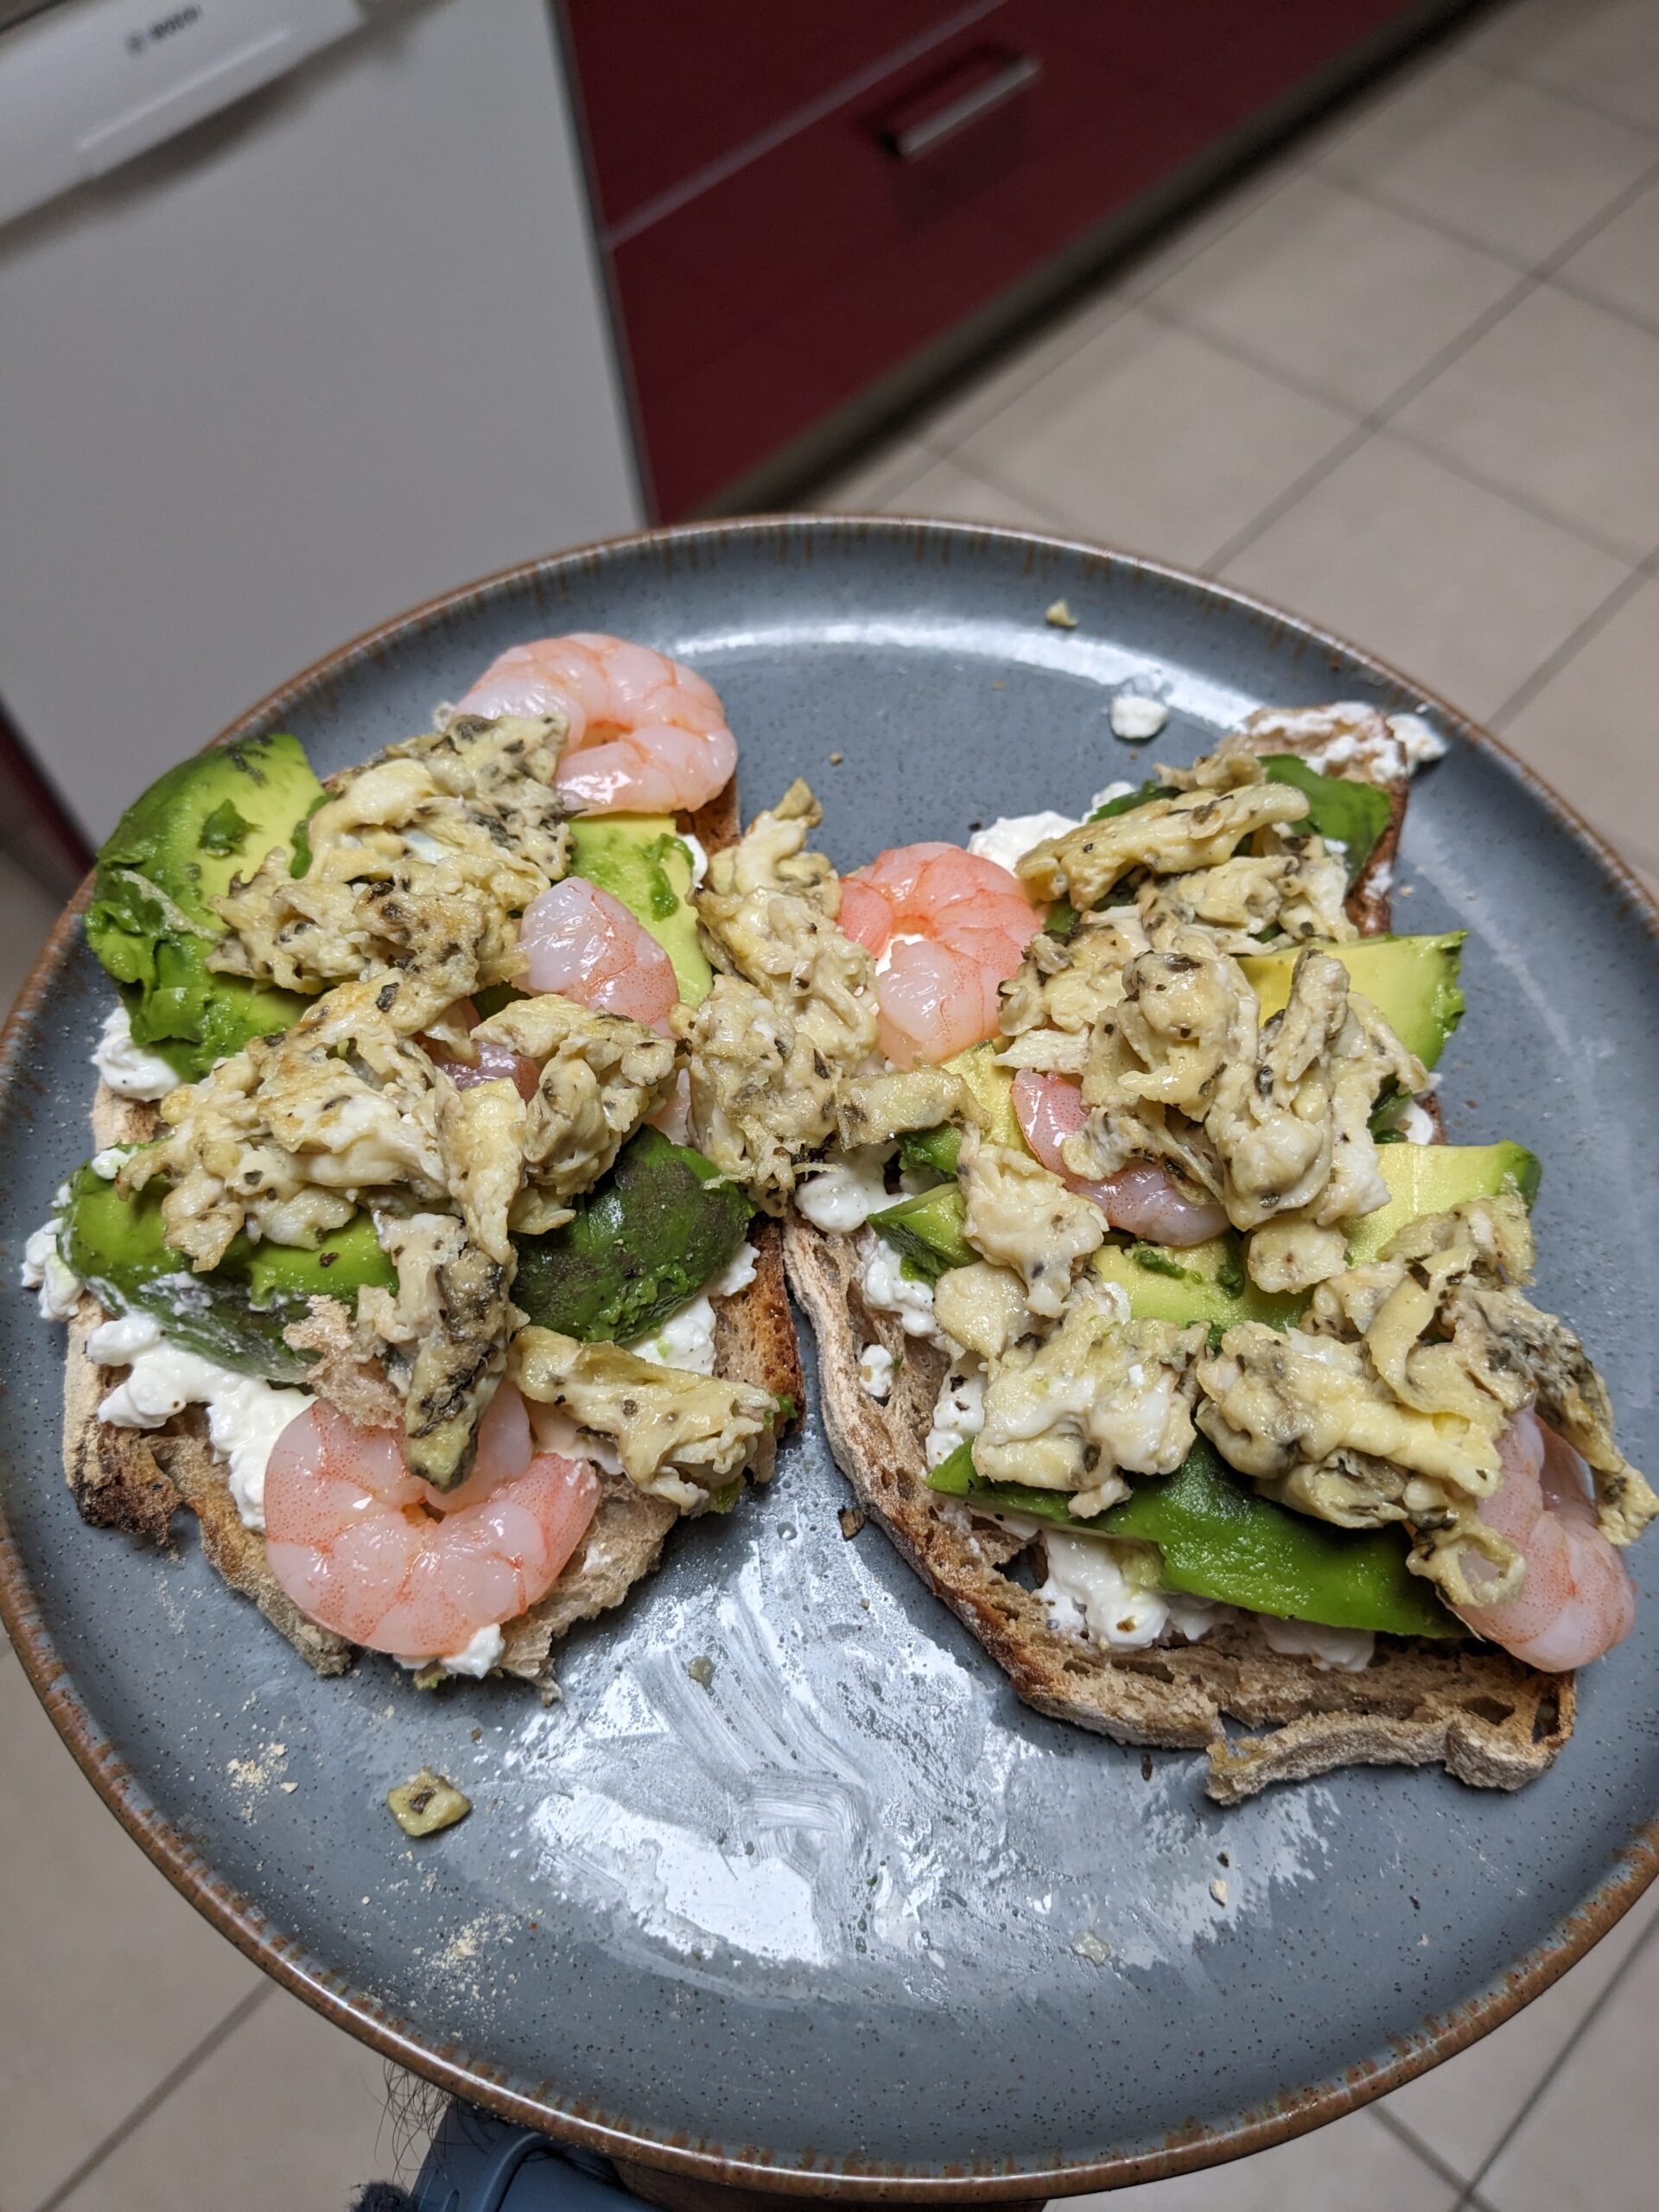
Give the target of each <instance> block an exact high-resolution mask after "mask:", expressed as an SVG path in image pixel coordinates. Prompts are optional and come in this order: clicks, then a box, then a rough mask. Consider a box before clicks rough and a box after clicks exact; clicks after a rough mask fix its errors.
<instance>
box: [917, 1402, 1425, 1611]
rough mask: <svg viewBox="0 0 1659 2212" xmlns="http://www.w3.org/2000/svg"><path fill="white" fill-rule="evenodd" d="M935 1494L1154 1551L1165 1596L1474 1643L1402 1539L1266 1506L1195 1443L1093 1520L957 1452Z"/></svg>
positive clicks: (931, 1481) (969, 1450) (1060, 1494)
mask: <svg viewBox="0 0 1659 2212" xmlns="http://www.w3.org/2000/svg"><path fill="white" fill-rule="evenodd" d="M927 1479H928V1487H929V1488H930V1489H931V1490H936V1491H942V1492H943V1493H944V1495H945V1496H946V1497H959V1498H963V1499H965V1500H966V1501H967V1502H968V1503H969V1504H973V1505H979V1506H982V1508H983V1509H984V1510H986V1511H987V1512H991V1513H1022V1514H1025V1515H1027V1516H1028V1517H1030V1518H1031V1519H1033V1520H1037V1521H1042V1522H1046V1523H1047V1524H1048V1525H1049V1526H1051V1527H1053V1528H1061V1529H1065V1532H1066V1534H1067V1535H1072V1536H1120V1537H1122V1536H1127V1537H1131V1538H1134V1539H1135V1541H1138V1542H1141V1543H1147V1544H1152V1545H1154V1546H1156V1548H1157V1550H1158V1553H1159V1555H1160V1586H1161V1587H1163V1588H1164V1589H1166V1590H1179V1591H1182V1592H1185V1594H1186V1595H1187V1596H1189V1597H1193V1598H1211V1599H1216V1600H1217V1602H1218V1603H1220V1604H1222V1605H1239V1606H1243V1608H1244V1609H1245V1610H1246V1611H1249V1612H1254V1613H1270V1614H1272V1615H1273V1616H1274V1618H1276V1619H1279V1620H1295V1621H1312V1622H1313V1623H1315V1624H1317V1625H1318V1626H1319V1627H1321V1628H1353V1629H1372V1630H1378V1631H1380V1632H1382V1633H1383V1634H1385V1635H1389V1636H1433V1637H1450V1636H1461V1635H1465V1634H1466V1633H1467V1631H1466V1630H1465V1629H1464V1628H1463V1626H1462V1624H1461V1623H1460V1622H1459V1621H1458V1620H1457V1619H1456V1618H1455V1617H1454V1616H1453V1615H1452V1613H1450V1612H1448V1611H1447V1610H1446V1607H1445V1606H1444V1605H1441V1603H1440V1599H1438V1598H1437V1597H1435V1595H1434V1594H1433V1590H1432V1588H1431V1587H1430V1586H1429V1585H1428V1584H1427V1582H1425V1581H1424V1580H1422V1579H1421V1576H1418V1575H1414V1574H1413V1573H1411V1571H1410V1569H1409V1567H1408V1566H1407V1564H1406V1558H1407V1552H1408V1542H1407V1539H1406V1536H1405V1535H1404V1532H1403V1531H1402V1530H1401V1529H1335V1528H1332V1527H1330V1526H1329V1525H1328V1524H1327V1523H1326V1522H1323V1521H1315V1520H1313V1519H1312V1518H1311V1517H1310V1516H1308V1515H1306V1514H1305V1513H1293V1512H1291V1511H1289V1510H1287V1508H1286V1507H1284V1506H1282V1505H1275V1504H1274V1503H1273V1501H1272V1500H1271V1499H1270V1498H1265V1497H1261V1496H1260V1495H1259V1494H1258V1493H1257V1492H1256V1491H1255V1490H1254V1489H1253V1488H1252V1487H1251V1485H1250V1484H1249V1483H1247V1482H1246V1481H1245V1480H1244V1479H1243V1478H1242V1477H1241V1476H1238V1475H1236V1474H1235V1473H1234V1472H1233V1471H1232V1469H1231V1468H1230V1467H1229V1466H1228V1465H1226V1464H1225V1463H1224V1460H1223V1459H1221V1458H1220V1456H1219V1454H1218V1453H1217V1452H1216V1450H1215V1448H1214V1447H1213V1446H1211V1444H1210V1443H1209V1442H1208V1441H1207V1440H1206V1439H1205V1438H1203V1437H1199V1438H1198V1440H1196V1441H1195V1442H1194V1444H1193V1446H1192V1450H1191V1451H1190V1452H1188V1453H1187V1455H1186V1457H1185V1459H1184V1460H1183V1461H1182V1462H1181V1464H1180V1465H1179V1467H1178V1468H1177V1469H1176V1471H1175V1472H1174V1473H1173V1475H1166V1476H1161V1477H1141V1478H1137V1479H1136V1482H1135V1488H1134V1491H1133V1492H1132V1494H1131V1495H1130V1496H1129V1497H1127V1498H1125V1499H1124V1500H1123V1501H1122V1503H1121V1504H1118V1505H1114V1506H1109V1508H1108V1509H1107V1510H1106V1511H1105V1512H1104V1513H1102V1514H1098V1515H1096V1516H1095V1517H1094V1518H1093V1519H1092V1520H1089V1521H1079V1520H1077V1519H1075V1518H1074V1517H1073V1516H1072V1515H1071V1510H1070V1509H1069V1507H1068V1504H1067V1502H1066V1497H1065V1492H1064V1491H1046V1490H1031V1489H1027V1487H1026V1486H1025V1485H1024V1484H1020V1483H988V1482H984V1481H982V1480H981V1478H980V1477H979V1476H978V1475H977V1474H976V1472H975V1471H974V1463H973V1446H971V1444H961V1445H958V1446H957V1449H956V1450H955V1451H954V1452H952V1453H951V1454H950V1458H949V1459H946V1460H945V1461H944V1463H943V1464H942V1465H939V1466H938V1467H935V1468H934V1470H933V1471H932V1473H931V1475H930V1476H929V1477H928V1478H927Z"/></svg>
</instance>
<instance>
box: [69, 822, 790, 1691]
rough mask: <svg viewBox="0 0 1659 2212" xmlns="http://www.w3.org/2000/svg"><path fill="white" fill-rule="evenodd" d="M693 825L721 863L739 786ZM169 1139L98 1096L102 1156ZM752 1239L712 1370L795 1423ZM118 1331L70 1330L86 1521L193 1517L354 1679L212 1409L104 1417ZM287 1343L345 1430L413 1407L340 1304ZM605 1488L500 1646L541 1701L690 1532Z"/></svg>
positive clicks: (763, 1251) (233, 1574) (721, 1308)
mask: <svg viewBox="0 0 1659 2212" xmlns="http://www.w3.org/2000/svg"><path fill="white" fill-rule="evenodd" d="M681 826H682V827H683V828H687V829H690V830H691V832H692V833H693V834H694V835H695V836H697V837H698V838H699V839H700V840H701V842H702V844H703V845H704V847H705V848H706V849H708V850H709V851H717V850H718V849H720V847H721V846H722V845H727V844H729V843H731V842H732V841H733V840H734V837H735V836H737V834H738V829H739V821H738V804H737V786H736V783H735V780H734V781H733V782H731V783H729V784H728V785H727V786H726V788H725V790H724V791H721V792H720V793H718V794H717V795H716V796H715V798H713V799H711V800H710V801H709V804H707V805H706V806H704V807H702V808H701V809H699V810H698V811H697V812H696V814H693V815H689V816H684V817H682V818H681ZM160 1127H161V1121H160V1116H159V1115H158V1114H157V1112H156V1109H155V1107H154V1106H150V1105H145V1104H142V1103H137V1102H134V1101H132V1100H130V1099H123V1098H119V1097H118V1096H116V1094H115V1093H114V1092H113V1091H111V1090H110V1089H109V1088H108V1087H107V1085H105V1084H103V1083H100V1084H99V1086H98V1092H97V1096H96V1098H95V1099H94V1101H93V1106H92V1134H93V1137H94V1140H95V1142H96V1144H97V1146H98V1147H99V1149H102V1147H105V1145H111V1144H132V1143H144V1142H147V1141H149V1140H150V1139H151V1138H153V1137H155V1136H156V1135H158V1133H159V1131H160ZM752 1236H753V1243H754V1244H755V1247H756V1252H757V1257H756V1262H755V1273H754V1280H753V1282H751V1283H749V1284H748V1285H747V1287H745V1288H744V1289H742V1290H740V1291H736V1292H734V1293H733V1294H732V1295H731V1296H729V1297H728V1298H724V1299H722V1300H721V1301H720V1303H719V1304H718V1306H716V1307H715V1372H716V1374H719V1375H721V1376H729V1377H730V1378H731V1379H733V1380H734V1381H738V1382H744V1383H756V1384H758V1385H759V1386H760V1388H761V1389H766V1390H770V1391H771V1392H772V1395H773V1396H774V1397H778V1398H787V1399H789V1400H791V1402H792V1403H793V1405H794V1407H795V1408H796V1414H795V1416H794V1417H795V1418H798V1414H799V1408H800V1407H801V1404H802V1402H803V1399H804V1386H803V1383H802V1380H801V1363H800V1355H799V1352H798V1349H797V1346H796V1342H795V1326H794V1322H793V1320H792V1319H791V1313H790V1307H789V1292H788V1287H787V1286H786V1284H785V1279H784V1262H783V1245H782V1237H781V1233H780V1231H779V1225H778V1224H777V1223H776V1222H770V1221H768V1222H765V1223H764V1224H762V1225H761V1226H760V1227H758V1228H756V1229H754V1230H753V1231H752ZM104 1319H105V1313H104V1311H103V1308H102V1307H101V1306H99V1303H98V1301H97V1300H96V1299H94V1298H93V1297H92V1296H91V1295H90V1294H83V1296H82V1298H81V1300H80V1305H79V1310H78V1311H77V1313H75V1315H74V1316H73V1319H71V1321H70V1324H69V1343H68V1353H67V1361H66V1364H65V1370H64V1428H63V1459H64V1472H65V1475H66V1477H67V1480H68V1483H69V1487H70V1489H71V1491H73V1494H74V1499H75V1503H76V1505H77V1506H78V1508H79V1511H80V1515H81V1517H82V1519H83V1520H85V1521H86V1522H89V1523H91V1524H92V1526H94V1527H97V1528H105V1529H122V1530H124V1531H125V1532H126V1533H127V1534H128V1535H135V1536H143V1537H145V1538H147V1539H148V1540H149V1541H151V1542H154V1543H156V1544H161V1543H164V1542H165V1541H167V1539H168V1530H169V1526H170V1523H171V1522H172V1519H173V1516H174V1515H175V1513H176V1512H177V1511H178V1510H179V1508H180V1507H181V1505H182V1506H187V1507H188V1509H189V1510H190V1511H191V1512H193V1513H194V1515H195V1516H196V1519H197V1522H198V1523H199V1524H200V1531H201V1545H202V1550H203V1552H204V1554H206V1556H207V1560H208V1561H209V1562H210V1564H211V1565H212V1566H213V1567H215V1568H217V1570H218V1571H219V1573H220V1574H221V1575H223V1577H224V1578H225V1580H226V1581H227V1582H228V1583H229V1584H230V1586H231V1587H232V1589H233V1590H236V1591H238V1592H240V1594H241V1595H242V1596H243V1597H245V1598H248V1599H251V1600H252V1602H253V1603H254V1604H255V1605H257V1607H258V1608H259V1611H261V1612H262V1613H263V1614H264V1617H265V1618H266V1619H267V1620H268V1621H269V1622H270V1624H271V1626H272V1627H273V1628H275V1629H277V1630H279V1631H280V1632H281V1634H283V1636H285V1637H287V1638H288V1640H289V1643H291V1644H292V1645H293V1646H294V1648H295V1649H296V1651H297V1652H298V1653H299V1654H300V1656H301V1657H302V1658H303V1659H304V1660H305V1661H306V1662H307V1663H308V1665H310V1666H312V1667H314V1668H315V1669H316V1671H317V1672H318V1673H319V1674H320V1675H338V1674H340V1673H343V1672H344V1671H345V1669H346V1668H348V1667H349V1666H350V1665H351V1664H352V1662H353V1659H354V1658H355V1656H356V1647H355V1646H353V1644H350V1643H347V1642H346V1640H345V1638H344V1637H339V1636H335V1635H334V1634H333V1633H332V1631H331V1630H327V1629H322V1628H319V1627H318V1626H317V1625H316V1624H315V1622H313V1621H310V1620H308V1619H307V1618H306V1617H305V1615H304V1614H303V1613H302V1612H301V1611H299V1609H298V1607H297V1606H296V1605H294V1603H293V1601H292V1600H291V1599H289V1597H288V1596H287V1595H286V1594H285V1593H284V1592H283V1589H282V1587H281V1586H280V1585H279V1584H278V1582H277V1579H276V1577H275V1576H274V1575H273V1574H272V1573H271V1571H270V1564H269V1562H268V1560H267V1559H266V1556H265V1543H264V1537H263V1536H261V1535H258V1534H257V1532H256V1531H254V1530H252V1529H246V1528H245V1527H244V1526H243V1524H242V1521H241V1519H240V1516H238V1513H237V1510H236V1505H235V1502H234V1500H233V1499H232V1496H231V1491H230V1484H229V1480H228V1477H227V1472H226V1468H225V1466H224V1465H223V1464H222V1463H221V1462H220V1461H219V1460H217V1459H214V1457H213V1452H212V1450H211V1448H210V1447H209V1445H208V1441H207V1424H206V1421H205V1420H204V1418H203V1416H202V1414H201V1412H200V1408H194V1407H192V1408H188V1410H187V1411H186V1412H184V1413H182V1414H179V1415H177V1416H176V1417H175V1419H174V1420H172V1421H168V1423H167V1424H166V1426H165V1427H162V1428H158V1429H130V1428H116V1427H111V1426H110V1424H108V1423H107V1422H105V1421H99V1418H98V1408H99V1403H100V1402H101V1401H102V1400H103V1398H104V1397H105V1395H106V1393H107V1392H109V1391H110V1390H111V1389H113V1388H114V1386H115V1384H116V1383H117V1381H118V1379H119V1374H120V1370H117V1369H111V1368H101V1367H99V1365H98V1364H97V1363H96V1362H95V1361H94V1360H92V1358H91V1357H90V1356H89V1355H88V1353H87V1351H86V1339H87V1338H88V1337H89V1336H90V1335H91V1334H92V1331H93V1330H94V1329H95V1328H97V1326H98V1325H99V1323H100V1322H101V1321H102V1320H104ZM289 1342H290V1343H292V1344H294V1345H295V1347H296V1349H297V1350H302V1351H312V1352H315V1354H316V1355H317V1356H318V1357H317V1367H316V1370H315V1375H314V1378H313V1379H314V1380H315V1382H317V1383H319V1384H320V1386H321V1389H322V1391H323V1394H324V1395H327V1397H329V1398H330V1399H331V1400H332V1401H333V1402H334V1403H336V1404H339V1405H340V1409H341V1411H342V1412H344V1413H345V1414H346V1416H347V1418H348V1419H352V1420H355V1421H358V1422H359V1424H360V1425H371V1426H372V1425H373V1424H375V1423H376V1422H385V1421H392V1422H393V1423H394V1424H395V1422H396V1421H397V1419H398V1418H400V1415H401V1405H400V1402H397V1401H396V1400H395V1398H394V1397H393V1396H392V1395H391V1392H390V1389H389V1386H388V1385H387V1384H386V1383H385V1379H384V1377H382V1376H379V1375H378V1370H376V1371H374V1372H367V1371H365V1370H364V1368H363V1365H362V1363H361V1362H360V1360H359V1359H358V1357H357V1356H356V1354H355V1352H354V1351H353V1347H352V1344H351V1341H350V1330H349V1325H348V1323H347V1317H346V1313H345V1309H344V1308H343V1307H341V1306H340V1304H339V1303H338V1301H337V1300H333V1299H317V1300H314V1301H313V1306H312V1317H311V1319H310V1320H309V1321H308V1322H302V1323H300V1324H297V1325H296V1327H295V1328H294V1329H293V1330H292V1331H290V1332H289ZM779 1426H780V1427H781V1426H783V1424H782V1423H781V1422H780V1424H779ZM776 1451H777V1444H776V1439H775V1437H773V1436H768V1437H766V1438H765V1439H763V1440H762V1441H761V1446H760V1450H759V1452H758V1453H757V1457H756V1460H755V1464H754V1468H753V1472H754V1476H755V1478H756V1480H757V1481H761V1482H764V1481H766V1479H767V1478H769V1476H770V1475H771V1473H772V1462H773V1459H774V1458H775V1455H776ZM600 1485H601V1496H600V1502H599V1507H598V1510H597V1511H596V1512H595V1514H594V1519H593V1522H592V1523H591V1525H590V1526H589V1528H588V1533H587V1535H585V1536H584V1537H583V1539H582V1543H581V1544H580V1545H579V1546H578V1548H577V1549H576V1551H575V1554H573V1556H572V1557H571V1559H570V1561H569V1565H568V1566H567V1567H565V1569H564V1571H563V1573H562V1574H561V1575H560V1576H559V1579H558V1580H557V1581H556V1583H555V1584H554V1586H553V1587H552V1589H551V1590H550V1591H549V1592H548V1594H547V1596H546V1597H545V1598H543V1599H542V1601H541V1603H540V1604H539V1605H533V1606H532V1607H531V1609H530V1611H528V1612H527V1613H525V1614H524V1615H522V1616H521V1617H520V1618H518V1620H516V1621H511V1622H509V1623H507V1624H506V1625H505V1629H504V1631H503V1633H504V1638H505V1644H504V1649H503V1652H502V1656H501V1660H500V1671H501V1672H502V1673H503V1674H506V1675H514V1676H516V1677H518V1679H520V1680H522V1681H529V1682H532V1683H535V1684H537V1685H538V1686H540V1687H541V1688H543V1690H547V1689H549V1688H550V1685H551V1683H552V1681H553V1666H552V1649H553V1646H554V1645H555V1644H556V1643H557V1642H558V1640H559V1639H560V1638H561V1637H563V1636H564V1635H566V1634H567V1633H568V1631H569V1630H570V1629H571V1628H573V1627H574V1626H575V1624H576V1623H577V1622H579V1621H584V1620H591V1619H593V1618H594V1617H595V1616H596V1615H598V1614H600V1613H602V1612H605V1611H608V1610H609V1608H610V1607H611V1606H613V1605H620V1603H621V1602H622V1600H623V1599H624V1598H626V1596H627V1594H628V1592H629V1591H630V1590H631V1589H632V1587H633V1586H634V1584H635V1583H636V1582H638V1581H639V1580H642V1579H643V1578H644V1577H645V1575H647V1574H649V1573H651V1572H652V1570H653V1569H654V1568H655V1567H657V1566H658V1564H659V1562H660V1560H661V1559H662V1554H663V1545H664V1539H665V1538H666V1536H667V1535H668V1532H669V1530H670V1529H671V1528H672V1527H673V1525H674V1523H675V1522H676V1521H677V1520H678V1519H679V1517H680V1516H679V1511H678V1509H677V1507H675V1506H672V1505H670V1504H668V1503H666V1502H665V1501H664V1500H663V1499H662V1498H658V1497H646V1496H645V1493H644V1492H643V1491H639V1490H638V1489H636V1488H635V1486H634V1484H632V1483H631V1482H630V1481H629V1480H628V1479H627V1478H626V1476H622V1475H607V1474H601V1477H600Z"/></svg>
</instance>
